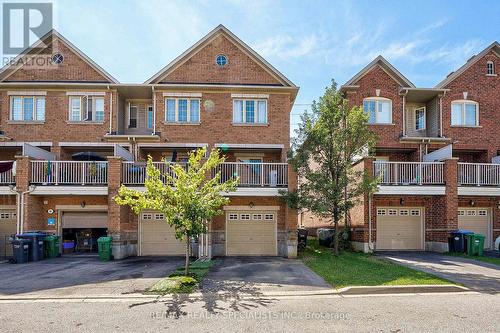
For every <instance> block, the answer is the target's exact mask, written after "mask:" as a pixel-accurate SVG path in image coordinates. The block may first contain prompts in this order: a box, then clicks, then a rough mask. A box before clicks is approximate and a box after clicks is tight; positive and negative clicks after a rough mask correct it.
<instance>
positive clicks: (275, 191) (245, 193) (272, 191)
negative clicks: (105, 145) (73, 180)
mask: <svg viewBox="0 0 500 333" xmlns="http://www.w3.org/2000/svg"><path fill="white" fill-rule="evenodd" d="M54 187H61V186H52V188H54ZM81 187H84V186H81ZM87 187H90V186H87ZM127 187H128V188H130V189H134V190H136V191H140V192H144V191H146V188H145V187H144V186H127ZM280 190H285V191H287V188H285V187H280V188H268V187H265V188H264V187H248V188H245V187H239V188H237V189H236V191H234V192H229V193H228V192H221V193H220V194H222V195H223V196H226V197H239V196H241V197H278V196H281V194H280V193H279V191H280Z"/></svg>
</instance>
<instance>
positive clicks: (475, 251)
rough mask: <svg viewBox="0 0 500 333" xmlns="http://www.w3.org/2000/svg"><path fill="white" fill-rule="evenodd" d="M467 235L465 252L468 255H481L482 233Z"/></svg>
mask: <svg viewBox="0 0 500 333" xmlns="http://www.w3.org/2000/svg"><path fill="white" fill-rule="evenodd" d="M465 236H466V237H467V254H468V255H469V256H483V255H484V254H483V250H484V238H485V237H484V235H481V234H470V235H465Z"/></svg>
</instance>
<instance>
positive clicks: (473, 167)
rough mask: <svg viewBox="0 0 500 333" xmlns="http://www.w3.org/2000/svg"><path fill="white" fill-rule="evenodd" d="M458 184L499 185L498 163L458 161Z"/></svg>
mask: <svg viewBox="0 0 500 333" xmlns="http://www.w3.org/2000/svg"><path fill="white" fill-rule="evenodd" d="M458 185H459V186H496V187H499V186H500V164H492V163H461V162H459V163H458Z"/></svg>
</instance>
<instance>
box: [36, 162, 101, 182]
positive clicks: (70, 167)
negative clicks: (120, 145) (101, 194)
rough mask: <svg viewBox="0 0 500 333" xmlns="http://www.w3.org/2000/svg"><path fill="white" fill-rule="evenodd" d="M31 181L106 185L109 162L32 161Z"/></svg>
mask: <svg viewBox="0 0 500 333" xmlns="http://www.w3.org/2000/svg"><path fill="white" fill-rule="evenodd" d="M30 183H31V184H34V185H70V186H71V185H73V186H74V185H96V186H104V185H106V184H107V183H108V162H100V161H99V162H94V161H89V162H86V161H85V162H81V161H31V181H30Z"/></svg>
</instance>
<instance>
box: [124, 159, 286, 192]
mask: <svg viewBox="0 0 500 333" xmlns="http://www.w3.org/2000/svg"><path fill="white" fill-rule="evenodd" d="M153 164H154V165H155V166H156V167H157V168H159V169H160V170H161V172H162V173H169V174H170V175H172V176H173V175H174V174H173V171H172V163H165V162H153ZM181 165H183V166H184V167H186V168H187V164H185V163H184V164H181ZM287 167H288V166H287V164H286V163H239V162H225V163H223V164H221V165H220V166H218V167H217V169H216V170H215V171H214V174H213V175H212V176H214V175H215V172H217V171H220V172H221V181H226V180H229V179H234V178H236V177H239V179H240V182H239V184H238V186H239V187H286V186H287V185H288V172H287V171H288V169H287ZM122 168H123V170H122V183H123V184H125V185H142V184H144V180H145V179H146V163H138V162H123V165H122Z"/></svg>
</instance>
